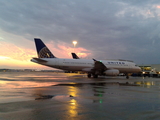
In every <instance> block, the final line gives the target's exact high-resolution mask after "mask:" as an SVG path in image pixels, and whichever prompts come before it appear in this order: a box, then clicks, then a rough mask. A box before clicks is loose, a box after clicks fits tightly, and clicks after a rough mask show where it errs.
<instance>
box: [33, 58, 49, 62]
mask: <svg viewBox="0 0 160 120" xmlns="http://www.w3.org/2000/svg"><path fill="white" fill-rule="evenodd" d="M33 59H34V60H36V61H38V62H47V61H46V60H42V59H40V58H33Z"/></svg>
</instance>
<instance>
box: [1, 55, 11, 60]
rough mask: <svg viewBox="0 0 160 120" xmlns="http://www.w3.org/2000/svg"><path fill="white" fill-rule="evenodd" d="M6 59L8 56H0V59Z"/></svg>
mask: <svg viewBox="0 0 160 120" xmlns="http://www.w3.org/2000/svg"><path fill="white" fill-rule="evenodd" d="M7 59H9V57H5V56H0V60H7Z"/></svg>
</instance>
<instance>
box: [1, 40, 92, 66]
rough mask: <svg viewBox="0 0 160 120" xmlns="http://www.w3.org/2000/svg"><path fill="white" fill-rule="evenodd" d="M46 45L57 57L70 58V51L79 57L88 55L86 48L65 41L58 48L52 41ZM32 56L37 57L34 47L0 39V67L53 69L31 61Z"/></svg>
mask: <svg viewBox="0 0 160 120" xmlns="http://www.w3.org/2000/svg"><path fill="white" fill-rule="evenodd" d="M44 43H45V41H44ZM33 44H34V42H33ZM71 44H72V43H71ZM46 45H47V46H48V48H49V49H50V51H51V52H52V53H53V54H54V55H55V56H56V57H58V58H72V56H71V53H72V52H75V53H77V55H78V56H79V57H80V58H85V57H86V56H87V55H89V52H88V50H86V49H84V48H80V47H77V48H74V47H70V46H69V44H66V43H58V45H57V46H58V48H55V47H54V46H53V45H54V42H51V43H49V44H46ZM85 52H86V53H85ZM32 57H37V52H36V49H35V48H34V50H33V49H28V48H22V47H18V46H16V45H15V44H13V43H9V42H5V41H0V69H2V68H11V69H53V68H49V67H45V66H42V65H38V64H36V63H33V62H31V61H30V59H32Z"/></svg>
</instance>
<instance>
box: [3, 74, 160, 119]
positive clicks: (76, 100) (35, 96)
mask: <svg viewBox="0 0 160 120" xmlns="http://www.w3.org/2000/svg"><path fill="white" fill-rule="evenodd" d="M0 119H2V120H46V119H48V120H51V119H52V120H142V119H145V120H150V119H152V120H159V119H160V78H148V77H146V78H143V77H131V78H130V79H125V77H100V78H97V79H94V78H87V76H86V75H85V74H65V73H51V72H50V73H47V72H28V73H25V72H6V73H3V72H1V73H0Z"/></svg>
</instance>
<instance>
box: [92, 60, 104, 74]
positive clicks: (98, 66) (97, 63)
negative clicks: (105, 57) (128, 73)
mask: <svg viewBox="0 0 160 120" xmlns="http://www.w3.org/2000/svg"><path fill="white" fill-rule="evenodd" d="M93 60H94V62H95V63H94V67H93V69H92V70H93V72H96V73H97V72H98V73H100V74H102V73H103V72H104V71H106V70H107V67H106V66H105V65H104V64H103V63H102V62H101V61H97V60H95V59H93Z"/></svg>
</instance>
